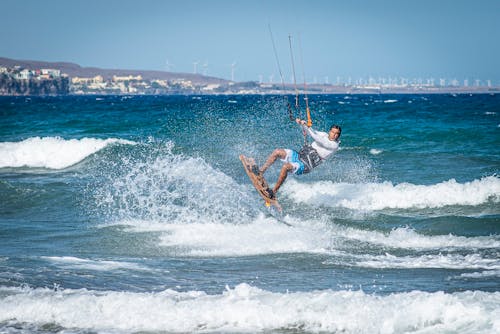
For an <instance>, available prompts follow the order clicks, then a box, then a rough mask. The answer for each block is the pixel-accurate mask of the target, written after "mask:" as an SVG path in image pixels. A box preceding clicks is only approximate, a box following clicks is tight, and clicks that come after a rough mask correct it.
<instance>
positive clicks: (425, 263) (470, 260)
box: [326, 253, 500, 271]
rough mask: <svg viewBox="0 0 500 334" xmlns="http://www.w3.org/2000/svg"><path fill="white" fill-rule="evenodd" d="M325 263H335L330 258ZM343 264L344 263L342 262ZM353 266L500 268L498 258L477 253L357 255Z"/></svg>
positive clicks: (379, 267)
mask: <svg viewBox="0 0 500 334" xmlns="http://www.w3.org/2000/svg"><path fill="white" fill-rule="evenodd" d="M326 263H336V262H332V261H330V260H328V261H326ZM344 265H345V263H344ZM354 266H357V267H363V268H377V269H381V268H389V269H394V268H397V269H422V268H440V269H486V270H496V271H498V270H500V260H498V259H487V258H483V257H481V256H480V255H479V254H469V255H461V254H426V255H421V256H395V255H392V254H387V253H386V254H385V255H379V256H374V255H358V256H356V261H355V263H354Z"/></svg>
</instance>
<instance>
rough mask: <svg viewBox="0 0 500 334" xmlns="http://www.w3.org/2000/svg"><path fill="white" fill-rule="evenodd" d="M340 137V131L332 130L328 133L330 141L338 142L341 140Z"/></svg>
mask: <svg viewBox="0 0 500 334" xmlns="http://www.w3.org/2000/svg"><path fill="white" fill-rule="evenodd" d="M339 137H340V131H339V129H335V128H333V129H330V131H328V139H330V140H337V139H339Z"/></svg>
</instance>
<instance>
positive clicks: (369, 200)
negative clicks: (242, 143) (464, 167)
mask: <svg viewBox="0 0 500 334" xmlns="http://www.w3.org/2000/svg"><path fill="white" fill-rule="evenodd" d="M283 191H284V192H285V193H286V195H287V196H288V197H290V198H292V199H293V200H294V201H295V202H297V203H307V204H310V205H319V206H327V207H339V208H348V209H353V210H365V211H371V210H383V209H410V208H417V209H423V208H440V207H444V206H449V205H468V206H475V205H480V204H484V203H487V202H488V201H490V200H492V201H494V202H500V178H499V177H496V176H489V177H484V178H481V179H480V180H474V181H471V182H466V183H458V182H457V181H455V180H454V179H451V180H449V181H445V182H441V183H438V184H433V185H415V184H411V183H400V184H396V185H394V184H393V183H392V182H383V183H357V184H352V183H334V182H330V181H321V182H316V183H313V184H306V183H300V182H298V181H296V180H290V181H289V182H288V183H287V184H286V185H285V187H284V189H283Z"/></svg>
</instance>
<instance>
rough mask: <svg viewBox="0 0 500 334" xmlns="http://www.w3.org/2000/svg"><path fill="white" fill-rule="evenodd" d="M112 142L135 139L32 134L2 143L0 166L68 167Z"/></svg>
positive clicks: (130, 143)
mask: <svg viewBox="0 0 500 334" xmlns="http://www.w3.org/2000/svg"><path fill="white" fill-rule="evenodd" d="M112 144H128V145H132V144H134V142H132V141H129V140H123V139H116V138H108V139H98V138H82V139H63V138H61V137H31V138H28V139H25V140H23V141H20V142H3V143H0V168H3V167H38V168H50V169H64V168H67V167H69V166H72V165H74V164H77V163H78V162H80V161H82V160H84V159H85V158H87V157H88V156H90V155H91V154H94V153H96V152H97V151H99V150H102V149H103V148H105V147H107V146H109V145H112Z"/></svg>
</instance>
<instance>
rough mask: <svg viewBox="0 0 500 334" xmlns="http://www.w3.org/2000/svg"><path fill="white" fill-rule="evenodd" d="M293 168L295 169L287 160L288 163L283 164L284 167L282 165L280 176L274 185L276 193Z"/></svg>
mask: <svg viewBox="0 0 500 334" xmlns="http://www.w3.org/2000/svg"><path fill="white" fill-rule="evenodd" d="M292 170H293V166H292V164H291V163H289V162H287V163H286V164H284V165H283V167H281V171H280V176H279V177H278V181H276V184H275V185H274V188H273V193H274V194H275V195H276V193H277V192H278V190H279V189H280V187H281V185H282V184H283V182H285V180H286V177H287V176H288V173H289V172H291V171H292Z"/></svg>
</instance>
